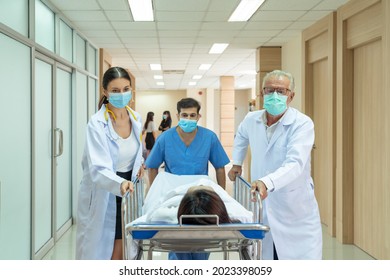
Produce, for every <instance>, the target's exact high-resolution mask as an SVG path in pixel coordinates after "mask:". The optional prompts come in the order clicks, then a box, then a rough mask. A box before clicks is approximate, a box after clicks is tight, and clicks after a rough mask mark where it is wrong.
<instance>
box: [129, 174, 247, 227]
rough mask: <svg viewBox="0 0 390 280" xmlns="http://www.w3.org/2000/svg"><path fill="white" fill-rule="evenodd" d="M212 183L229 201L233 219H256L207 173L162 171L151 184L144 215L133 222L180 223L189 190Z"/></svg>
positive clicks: (211, 185) (228, 206) (227, 206)
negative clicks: (187, 173) (189, 173)
mask: <svg viewBox="0 0 390 280" xmlns="http://www.w3.org/2000/svg"><path fill="white" fill-rule="evenodd" d="M202 185H203V186H210V187H212V188H213V189H214V191H215V192H216V193H217V194H218V195H219V196H220V197H221V199H222V201H223V202H224V203H225V206H226V210H227V211H228V214H229V217H230V219H232V220H238V221H240V222H242V223H250V222H252V221H253V218H252V212H250V211H248V210H246V209H245V208H244V207H243V206H242V205H241V204H240V203H238V202H237V201H236V200H235V199H234V198H233V197H231V196H230V195H229V194H228V193H227V192H226V191H225V190H224V189H223V188H222V187H221V186H219V185H218V184H216V183H215V182H214V181H213V180H212V179H211V178H210V177H208V176H205V175H173V174H170V173H168V172H159V173H158V175H157V176H156V178H155V180H154V181H153V184H152V186H151V187H150V189H149V191H148V194H147V196H146V198H145V201H144V205H143V208H142V213H143V216H141V217H140V218H138V219H136V220H135V221H133V223H169V224H177V223H178V220H177V210H178V207H179V204H180V201H181V199H182V198H183V196H184V195H185V194H186V192H187V190H188V189H189V188H190V187H193V186H202Z"/></svg>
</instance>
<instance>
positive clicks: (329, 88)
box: [302, 13, 336, 236]
mask: <svg viewBox="0 0 390 280" xmlns="http://www.w3.org/2000/svg"><path fill="white" fill-rule="evenodd" d="M335 20H336V14H335V13H331V14H329V16H327V17H324V18H323V19H321V20H320V21H318V22H317V23H315V24H314V25H312V26H310V27H309V28H308V29H306V30H305V31H304V32H303V34H302V40H303V46H304V49H303V55H302V57H303V59H304V63H303V65H304V66H303V75H302V77H303V82H302V90H303V92H302V96H303V99H302V100H303V102H304V104H303V108H305V113H306V114H307V115H308V116H310V117H311V118H312V119H313V122H314V127H315V146H316V148H315V149H314V150H313V152H312V176H313V180H314V185H315V187H314V190H315V195H316V198H317V201H318V205H319V208H320V215H321V222H322V223H323V224H324V225H326V226H327V229H328V233H329V234H330V235H332V236H335V234H336V228H335V207H336V202H335V185H336V183H335V173H334V166H335V158H336V155H335V153H336V147H335V142H336V133H335V132H336V126H335V118H336V116H335V107H336V105H335V92H336V87H335V85H336V76H335V59H336V53H335V49H336V41H335V36H336V29H335V28H336V25H335Z"/></svg>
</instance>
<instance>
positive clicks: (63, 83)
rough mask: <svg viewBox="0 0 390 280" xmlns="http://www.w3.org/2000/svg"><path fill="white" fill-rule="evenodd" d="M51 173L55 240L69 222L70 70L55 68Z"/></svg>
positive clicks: (70, 188)
mask: <svg viewBox="0 0 390 280" xmlns="http://www.w3.org/2000/svg"><path fill="white" fill-rule="evenodd" d="M55 88H56V91H55V106H54V108H55V112H54V121H55V126H54V135H53V136H54V137H53V139H54V151H53V153H54V168H53V170H54V174H55V213H56V214H55V217H56V219H55V220H56V222H55V229H56V233H57V234H56V239H58V238H60V237H61V236H62V234H63V233H65V231H66V230H68V229H69V227H70V226H71V225H72V172H71V170H72V166H71V160H72V153H71V151H72V145H71V143H72V141H71V140H72V133H71V132H72V129H71V128H72V126H71V121H72V115H71V113H72V69H70V68H67V67H65V66H62V65H58V66H57V69H56V87H55Z"/></svg>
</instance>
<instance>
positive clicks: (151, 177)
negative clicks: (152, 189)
mask: <svg viewBox="0 0 390 280" xmlns="http://www.w3.org/2000/svg"><path fill="white" fill-rule="evenodd" d="M157 174H158V168H148V175H149V185H150V186H151V185H152V184H153V181H154V179H155V178H156V176H157Z"/></svg>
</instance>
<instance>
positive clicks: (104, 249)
mask: <svg viewBox="0 0 390 280" xmlns="http://www.w3.org/2000/svg"><path fill="white" fill-rule="evenodd" d="M105 110H106V107H105V105H103V106H102V108H101V109H100V110H99V111H98V112H97V113H96V114H94V115H93V116H92V117H91V120H90V121H89V123H88V126H87V135H86V143H85V149H84V154H83V158H82V167H83V179H82V181H81V185H80V190H79V196H78V211H77V233H76V259H88V260H96V259H111V256H112V251H113V247H114V239H115V223H116V198H115V196H121V194H120V184H121V183H122V182H123V178H121V177H119V176H118V175H116V164H117V161H118V151H119V146H118V144H117V142H116V140H117V139H118V138H119V136H118V135H117V133H116V132H115V131H114V128H113V126H112V123H111V119H110V118H109V116H108V119H106V116H107V114H106V116H105V113H104V112H105ZM129 117H130V120H131V123H132V132H131V133H135V136H136V138H137V139H138V142H139V149H138V152H137V157H136V160H135V163H134V166H133V172H132V179H135V178H136V176H137V173H138V171H139V169H140V167H141V165H142V163H143V158H142V140H141V137H142V121H141V117H140V115H139V114H138V113H136V112H134V111H132V110H129Z"/></svg>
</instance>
